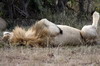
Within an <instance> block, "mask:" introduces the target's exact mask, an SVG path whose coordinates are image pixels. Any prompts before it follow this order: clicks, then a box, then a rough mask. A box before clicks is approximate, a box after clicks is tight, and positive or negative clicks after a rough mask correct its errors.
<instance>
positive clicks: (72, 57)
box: [0, 45, 100, 66]
mask: <svg viewBox="0 0 100 66" xmlns="http://www.w3.org/2000/svg"><path fill="white" fill-rule="evenodd" d="M0 66H100V46H99V45H96V46H66V47H55V48H36V47H33V48H29V47H10V48H7V47H3V48H0Z"/></svg>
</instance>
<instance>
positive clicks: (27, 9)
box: [0, 0, 100, 28]
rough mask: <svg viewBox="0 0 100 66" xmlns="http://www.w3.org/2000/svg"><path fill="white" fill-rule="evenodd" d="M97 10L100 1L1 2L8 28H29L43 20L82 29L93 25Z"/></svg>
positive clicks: (99, 8)
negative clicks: (83, 26) (86, 25)
mask: <svg viewBox="0 0 100 66" xmlns="http://www.w3.org/2000/svg"><path fill="white" fill-rule="evenodd" d="M95 10H97V11H99V12H100V0H1V1H0V16H1V17H3V18H4V19H5V20H6V21H7V23H8V28H11V27H14V26H16V25H21V26H28V25H31V24H33V23H34V22H35V21H36V20H39V19H41V18H47V19H49V20H50V21H52V22H55V23H56V24H67V25H71V26H73V27H77V28H81V27H82V25H84V24H90V23H91V20H92V19H91V18H92V17H91V14H92V13H93V11H95ZM80 25H81V26H80Z"/></svg>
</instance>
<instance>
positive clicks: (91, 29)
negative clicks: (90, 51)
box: [81, 11, 100, 41]
mask: <svg viewBox="0 0 100 66" xmlns="http://www.w3.org/2000/svg"><path fill="white" fill-rule="evenodd" d="M99 18H100V15H99V13H98V12H96V11H95V12H94V13H93V23H92V25H85V26H84V27H83V28H82V30H81V34H82V36H83V37H84V39H86V40H87V41H91V40H92V41H95V39H96V38H97V36H98V34H97V31H98V24H99Z"/></svg>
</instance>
